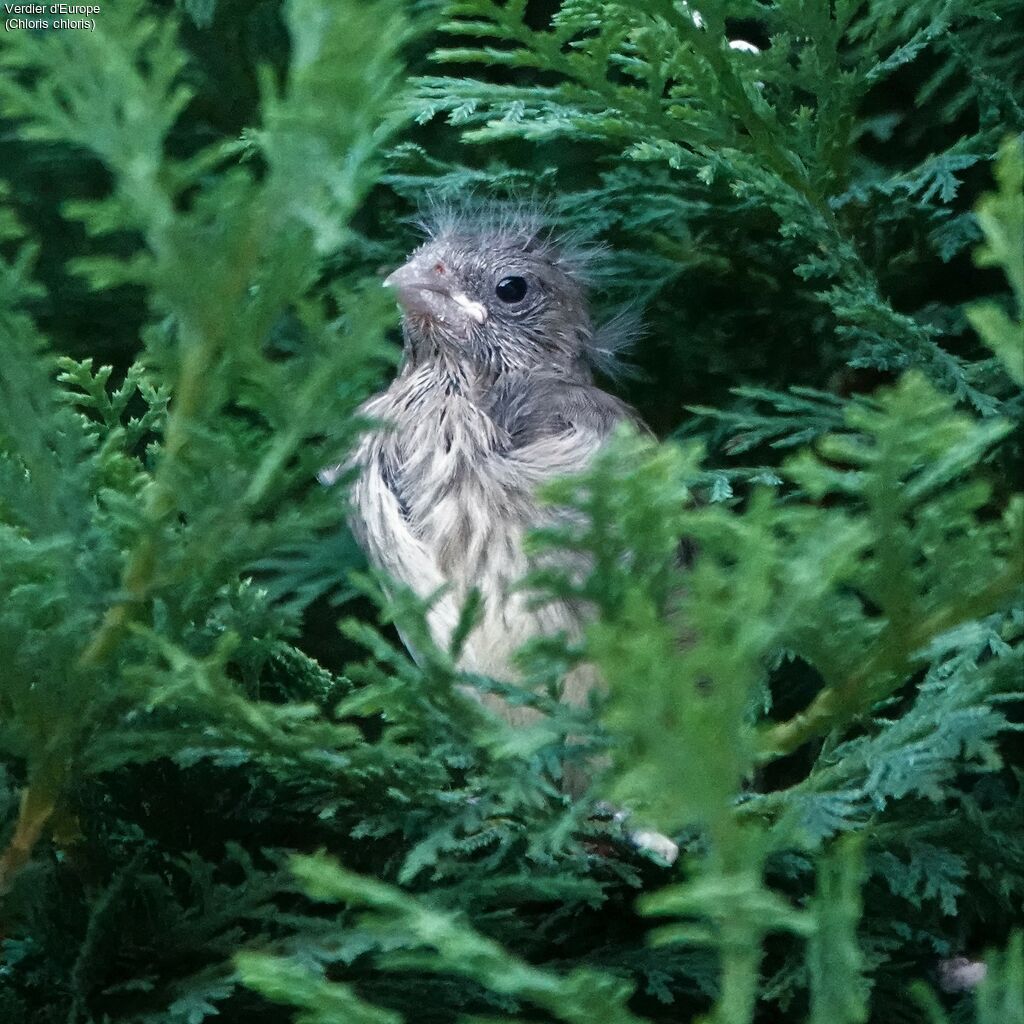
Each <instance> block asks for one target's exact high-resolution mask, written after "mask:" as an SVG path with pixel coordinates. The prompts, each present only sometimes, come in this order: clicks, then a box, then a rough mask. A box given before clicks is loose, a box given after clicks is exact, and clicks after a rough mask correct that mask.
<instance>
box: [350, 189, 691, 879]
mask: <svg viewBox="0 0 1024 1024" xmlns="http://www.w3.org/2000/svg"><path fill="white" fill-rule="evenodd" d="M586 262H587V252H586V250H584V249H580V248H578V247H574V246H572V245H567V244H559V242H558V241H557V240H556V239H555V238H554V237H553V236H552V235H551V234H550V232H549V231H548V230H547V229H546V227H545V225H544V222H543V218H542V217H540V216H539V215H537V214H534V213H531V212H529V211H524V210H522V209H514V210H513V209H508V208H504V209H503V208H498V209H491V210H490V211H489V212H483V213H482V212H480V211H474V210H470V211H467V212H464V213H461V214H459V213H450V212H449V213H444V214H441V215H440V216H438V217H437V218H436V220H435V222H434V223H432V224H430V225H427V239H426V241H425V242H424V243H423V244H422V245H421V246H420V247H419V248H418V249H416V250H415V251H414V252H413V253H412V255H411V256H410V257H409V259H408V262H406V263H405V265H404V266H402V267H400V268H399V269H398V270H396V271H395V272H394V273H393V274H391V275H390V276H389V277H388V278H387V279H386V280H385V282H384V284H385V286H386V287H389V288H393V289H394V290H395V293H396V297H397V299H398V303H399V305H400V306H401V308H402V314H403V315H402V326H403V335H404V342H405V349H404V357H403V361H402V365H401V369H400V370H399V373H398V375H397V377H396V379H395V380H394V382H393V383H392V384H391V386H390V387H389V388H388V389H387V390H386V391H384V392H383V393H381V394H379V395H376V396H375V397H373V398H371V399H370V400H369V401H368V402H366V403H365V405H364V406H363V407H362V410H361V412H362V414H363V415H364V416H366V417H368V418H371V419H373V420H376V421H379V422H381V423H382V424H383V426H382V427H381V428H380V429H377V430H373V431H371V432H369V433H367V434H366V435H365V436H364V438H363V441H362V443H361V445H360V446H359V448H358V449H357V451H356V453H355V456H354V460H353V461H354V464H355V467H356V468H357V469H358V476H357V478H356V481H355V484H354V487H353V490H352V495H351V510H352V511H351V519H352V527H353V530H354V532H355V534H356V537H357V539H358V540H359V542H360V544H361V545H362V547H363V548H364V550H365V552H366V555H367V557H368V558H369V560H370V561H371V562H372V563H373V564H374V565H376V566H377V567H378V568H380V569H382V570H384V571H385V572H386V573H387V574H388V575H389V576H391V577H393V578H394V579H396V580H398V581H400V582H402V583H404V584H406V585H407V586H409V587H410V588H411V589H412V590H413V591H414V592H415V593H417V594H418V595H420V596H422V597H427V596H429V595H431V594H434V593H436V592H437V591H438V590H439V589H440V588H442V587H445V588H447V589H446V590H445V591H444V593H443V595H442V596H441V598H440V599H439V600H438V601H437V602H436V603H435V604H434V605H433V607H432V610H431V612H430V618H429V625H430V629H431V632H432V634H433V638H434V640H435V641H436V643H437V644H438V645H439V646H442V647H444V646H446V645H447V644H448V641H449V639H450V637H451V635H452V631H453V629H454V627H455V625H456V622H457V621H458V617H459V612H460V610H461V609H462V607H463V603H464V602H465V600H466V597H467V595H468V594H469V593H470V591H471V589H473V588H476V589H477V590H478V591H479V593H480V596H481V598H482V604H483V607H482V612H481V616H480V619H479V621H478V624H477V626H476V628H475V629H474V630H473V631H472V632H471V634H470V635H469V637H468V639H467V640H466V643H465V646H464V648H463V653H462V660H461V666H462V667H463V668H465V669H468V670H471V671H474V672H479V673H483V674H487V675H490V676H493V677H496V678H503V679H513V678H514V677H515V670H514V667H513V664H512V656H513V654H514V653H515V652H516V650H517V649H518V648H519V647H520V646H521V645H522V644H523V643H524V642H525V641H526V640H528V639H530V638H531V637H533V636H536V635H541V634H553V633H556V632H558V631H565V632H566V633H567V634H568V635H569V636H570V637H578V636H579V635H580V632H581V629H582V627H583V625H584V623H585V611H584V610H583V609H582V608H581V607H579V606H578V605H576V604H574V603H572V602H568V601H555V602H549V603H546V604H544V605H542V606H537V605H536V604H534V603H532V602H531V601H530V599H529V596H528V595H527V594H525V593H524V592H523V591H522V589H520V588H517V584H519V583H520V581H521V580H522V578H523V576H524V575H525V573H526V571H527V568H528V562H527V556H526V553H525V551H524V544H523V541H524V537H525V535H526V533H527V532H528V531H529V530H530V529H531V528H534V527H536V526H539V525H541V524H542V523H544V522H545V521H547V519H546V517H548V516H550V515H552V514H553V513H552V512H551V511H550V510H548V509H545V508H543V507H542V506H541V504H540V503H539V501H538V499H537V489H538V487H539V486H540V485H541V484H543V483H544V482H545V481H547V480H550V479H552V478H554V477H556V476H562V475H565V474H571V473H575V472H579V471H581V470H583V469H584V468H585V467H586V466H587V464H588V462H589V461H590V459H591V458H592V457H593V455H594V453H595V452H596V451H597V450H598V449H599V448H600V447H601V445H602V444H603V443H604V441H605V440H606V439H607V438H608V436H609V434H610V433H611V432H612V430H613V429H614V428H615V426H616V425H617V424H618V423H620V422H623V421H629V422H632V423H634V424H638V425H639V422H640V421H639V419H638V417H637V415H636V413H635V412H634V411H633V410H632V409H631V408H630V407H629V406H627V405H626V404H625V403H623V402H622V401H620V400H619V399H618V398H615V397H614V396H613V395H610V394H608V393H607V392H605V391H603V390H602V389H601V388H600V387H598V386H597V385H596V384H595V383H594V380H593V369H594V367H595V364H598V363H600V362H601V361H602V360H603V359H605V358H607V357H608V355H609V354H610V353H611V352H612V351H613V350H614V348H615V347H616V343H615V339H614V335H615V334H616V333H622V332H621V325H619V330H618V331H617V330H616V328H615V326H614V325H613V329H612V330H611V332H608V331H607V330H606V331H605V332H601V331H598V330H596V329H595V327H594V324H593V322H592V321H591V317H590V313H589V310H588V303H587V296H586V290H585V285H584V281H583V278H582V275H583V272H584V269H585V264H586ZM413 654H414V655H415V652H413ZM594 685H596V676H595V674H594V672H593V670H592V669H590V668H589V667H587V666H583V667H582V668H580V669H577V670H576V671H574V672H573V673H570V675H569V676H568V677H567V679H566V681H565V685H564V689H563V693H562V698H563V699H564V700H567V701H570V702H574V703H580V702H582V701H584V700H585V699H586V696H587V693H588V692H589V690H590V689H591V688H592V687H593V686H594ZM484 699H485V700H486V702H487V704H488V705H489V706H490V708H491V709H492V710H493V711H495V712H496V713H497V714H499V715H501V716H502V717H504V718H505V719H506V720H508V721H510V722H512V723H513V724H517V723H518V724H521V723H524V722H526V721H529V720H530V718H531V716H532V715H533V714H535V713H533V712H531V711H530V710H529V709H524V708H511V707H510V706H508V705H507V704H505V703H504V702H503V701H501V700H500V698H498V697H496V696H493V695H489V696H487V697H485V698H484ZM657 838H659V839H663V838H664V837H657ZM665 842H666V843H668V840H665ZM670 845H671V844H670ZM673 849H674V847H673ZM659 852H660V853H662V855H663V856H666V857H668V858H669V859H671V851H668V850H667V849H662V850H659Z"/></svg>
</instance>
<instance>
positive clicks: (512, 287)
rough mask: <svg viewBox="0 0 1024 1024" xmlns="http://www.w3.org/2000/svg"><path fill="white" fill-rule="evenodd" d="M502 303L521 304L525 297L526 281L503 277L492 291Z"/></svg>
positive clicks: (520, 278)
mask: <svg viewBox="0 0 1024 1024" xmlns="http://www.w3.org/2000/svg"><path fill="white" fill-rule="evenodd" d="M494 294H495V295H497V296H498V298H499V299H501V301H502V302H521V301H522V300H523V298H524V297H525V295H526V280H525V279H524V278H522V277H503V278H502V279H501V280H500V281H499V282H498V284H497V286H496V287H495V289H494Z"/></svg>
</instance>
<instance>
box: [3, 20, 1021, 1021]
mask: <svg viewBox="0 0 1024 1024" xmlns="http://www.w3.org/2000/svg"><path fill="white" fill-rule="evenodd" d="M172 8H173V9H172ZM178 9H180V16H179V14H178V13H177V10H178ZM1015 13H1016V11H1015V8H1014V4H1013V3H1012V2H1011V0H983V2H981V3H977V2H975V3H971V4H967V3H966V2H964V0H944V2H943V3H940V4H936V3H930V2H924V0H920V2H911V3H895V2H894V0H870V2H868V3H862V4H854V3H838V4H833V5H827V4H820V3H816V2H809V0H772V2H770V3H757V4H754V3H749V2H746V0H736V2H733V0H707V2H705V3H701V4H699V5H691V6H687V5H686V4H683V3H675V2H669V0H643V2H636V3H629V4H626V3H616V2H610V0H564V2H562V3H556V2H554V0H551V2H537V3H529V4H528V3H526V2H525V0H509V2H507V3H492V2H490V0H452V2H445V3H434V2H426V3H403V2H401V0H373V2H372V3H357V2H355V0H351V2H348V0H346V2H343V3H326V2H322V0H290V2H287V3H285V4H284V5H280V4H278V3H277V2H276V0H264V2H260V3H257V4H243V3H241V2H240V0H237V2H236V0H219V2H217V0H182V2H179V3H177V4H175V5H170V4H161V5H155V4H144V3H142V0H130V2H129V0H124V2H120V3H118V4H116V5H112V6H111V5H104V6H103V10H102V13H101V14H100V15H98V16H97V19H96V20H97V30H96V31H95V32H90V33H59V32H48V33H34V32H11V33H7V35H6V36H5V42H6V43H7V45H6V46H5V48H4V50H3V51H2V53H0V61H2V63H3V66H4V71H5V73H6V74H5V75H4V77H3V78H2V79H0V118H3V121H2V123H0V131H3V133H4V134H3V137H2V138H3V143H2V144H3V146H4V150H5V151H4V157H5V159H4V161H3V162H2V167H0V177H3V178H4V179H5V181H6V184H4V185H3V187H2V189H0V365H2V367H3V372H2V374H0V598H2V600H0V659H2V664H3V673H2V675H0V1021H2V1022H3V1024H28V1022H31V1024H55V1022H57V1021H60V1022H69V1024H100V1022H102V1024H202V1022H204V1021H212V1020H213V1019H216V1018H217V1017H219V1018H220V1019H222V1020H224V1021H227V1022H231V1021H243V1020H244V1021H245V1022H246V1024H263V1022H267V1024H270V1022H274V1024H279V1022H281V1021H284V1020H288V1019H291V1020H295V1021H296V1022H302V1024H335V1022H340V1021H366V1022H373V1024H390V1022H398V1021H402V1020H417V1021H424V1022H435V1021H436V1022H439V1024H440V1022H445V1024H447V1022H452V1021H456V1020H460V1021H475V1022H477V1024H484V1022H486V1021H491V1022H493V1021H496V1020H523V1021H539V1020H551V1019H555V1020H562V1021H568V1022H580V1024H583V1022H588V1024H589V1022H591V1021H608V1022H638V1021H651V1022H654V1021H669V1020H671V1021H679V1020H705V1021H708V1022H709V1024H752V1022H758V1024H763V1022H768V1021H773V1020H780V1019H782V1020H793V1021H804V1020H806V1021H809V1022H811V1024H825V1022H829V1024H864V1022H875V1021H877V1022H885V1024H890V1022H894V1021H895V1022H906V1024H934V1022H946V1021H957V1022H964V1021H974V1022H976V1024H996V1022H997V1021H998V1022H999V1024H1004V1022H1006V1024H1010V1022H1013V1021H1017V1020H1019V1019H1020V1013H1021V1007H1022V1006H1024V994H1022V985H1024V980H1022V979H1024V962H1022V956H1021V939H1020V925H1021V920H1022V906H1024V840H1022V838H1021V833H1020V821H1021V815H1022V814H1024V774H1022V770H1024V764H1022V747H1021V743H1020V739H1019V729H1020V722H1021V707H1022V699H1024V693H1022V688H1021V679H1022V675H1024V665H1022V659H1024V604H1022V602H1024V593H1022V589H1024V588H1022V578H1024V499H1022V497H1021V496H1020V495H1019V494H1014V483H1013V481H1014V478H1015V475H1016V474H1017V473H1019V471H1020V468H1021V458H1022V452H1021V447H1020V435H1019V430H1017V429H1015V428H1019V426H1020V420H1021V417H1022V413H1024V390H1022V389H1024V363H1022V360H1024V347H1022V345H1024V342H1022V339H1024V320H1022V317H1024V265H1022V263H1021V260H1022V256H1024V205H1022V203H1024V198H1022V167H1024V148H1022V139H1021V134H1020V133H1021V131H1022V129H1024V102H1022V92H1024V89H1022V86H1024V81H1022V78H1021V75H1022V71H1021V66H1020V62H1019V54H1020V51H1021V45H1022V44H1024V38H1022V35H1021V26H1020V23H1019V18H1015V17H1014V15H1015ZM438 26H439V27H438ZM741 39H742V40H746V41H747V42H748V43H756V45H757V49H756V50H752V49H751V47H750V46H746V47H737V46H730V45H729V43H730V41H733V42H735V41H737V40H741ZM453 41H454V44H455V45H454V46H453V45H452V43H453ZM438 66H440V68H441V69H442V70H447V72H448V73H447V74H438V73H437V72H438ZM407 67H408V68H409V69H410V71H409V72H407V71H406V68H407ZM442 115H443V117H442ZM469 191H475V192H484V193H487V194H494V195H497V196H508V195H518V196H523V195H527V196H529V195H536V196H537V197H538V198H542V199H544V200H545V201H546V203H547V206H548V209H549V210H550V212H551V215H552V218H553V219H554V220H555V222H556V223H557V224H558V225H559V226H562V227H564V228H566V229H568V230H571V231H573V232H576V233H577V234H579V235H581V236H584V237H591V238H593V239H595V240H600V241H602V242H606V243H608V244H609V246H610V249H609V252H608V254H607V258H606V259H605V260H604V261H603V263H602V265H601V266H599V267H598V268H597V269H596V272H595V292H596V299H597V301H598V303H599V305H601V306H607V307H612V306H615V305H617V304H621V303H622V302H632V303H634V304H642V305H643V307H644V310H643V313H644V319H645V321H646V325H647V334H646V337H645V338H644V339H643V340H642V342H641V343H640V344H639V345H638V346H637V348H636V351H635V353H634V355H633V358H634V359H635V363H636V366H635V367H634V370H635V372H634V374H633V375H632V376H631V377H627V379H626V380H625V381H624V382H623V383H622V384H621V385H615V386H616V387H621V388H622V389H624V391H625V392H626V395H627V397H629V398H630V399H631V400H633V401H634V402H635V403H636V405H637V407H638V409H639V411H640V412H641V413H642V414H643V416H644V417H645V418H646V419H647V421H648V422H649V423H651V424H652V426H653V427H654V428H655V430H656V432H657V433H658V434H659V435H660V436H664V437H668V438H669V440H666V441H662V442H656V441H654V440H652V439H651V438H648V437H639V436H636V435H634V434H629V433H623V434H622V435H621V436H618V437H616V438H615V439H614V441H613V442H612V443H611V444H610V445H609V446H608V447H607V449H606V450H605V451H603V452H602V453H601V454H600V456H599V457H598V458H597V459H596V460H595V461H594V463H593V465H592V466H591V467H590V469H589V470H588V471H587V472H586V473H584V474H582V475H581V476H579V477H578V478H575V479H571V480H563V481H557V482H555V483H553V484H552V485H551V486H550V487H549V489H548V492H547V500H549V501H551V502H552V503H553V504H554V505H556V506H559V507H563V508H566V509H572V510H573V513H572V514H567V515H564V516H560V517H558V520H557V522H558V525H557V526H555V527H552V528H550V529H547V530H545V531H542V532H539V533H537V534H536V535H535V536H534V537H533V538H532V541H531V543H532V544H533V545H534V547H535V550H536V551H537V552H538V553H539V554H540V555H541V556H542V557H540V558H539V559H538V561H537V565H538V568H537V570H536V571H535V573H534V574H533V577H532V578H531V580H530V581H529V582H530V585H531V586H532V587H533V588H534V589H535V590H536V591H537V592H538V599H544V597H545V596H546V595H551V594H556V595H560V596H562V597H566V596H568V597H571V598H572V599H574V600H578V601H581V602H584V603H585V604H587V605H588V606H589V607H590V608H592V610H593V624H592V626H591V628H590V629H589V630H588V632H587V635H586V636H585V637H584V638H583V640H582V641H581V642H579V643H577V644H572V645H567V644H566V643H565V642H564V639H563V638H557V637H556V638H546V639H543V640H538V641H535V642H533V643H531V644H530V645H529V646H528V648H527V649H526V650H524V651H523V652H522V658H521V664H522V670H523V677H522V679H521V680H520V682H519V684H515V683H511V682H508V681H502V680H493V679H486V678H481V677H476V676H473V675H469V674H467V673H465V672H463V671H462V670H461V669H460V668H459V665H458V660H459V659H458V655H459V645H460V643H461V642H462V640H464V639H465V635H466V632H467V631H468V630H470V629H471V628H472V626H473V621H474V616H475V612H476V608H475V606H474V605H473V603H472V602H471V603H470V605H469V606H468V607H467V608H466V610H465V613H464V617H463V622H462V625H461V628H460V629H459V630H457V631H456V639H455V641H454V642H453V644H452V646H451V649H448V650H442V649H439V648H437V647H436V646H435V645H434V644H433V643H432V642H431V639H430V636H429V630H428V628H427V624H426V623H427V613H428V611H429V603H428V602H423V601H421V600H419V599H418V598H416V597H415V596H414V595H413V594H411V593H409V592H406V591H402V590H400V589H396V588H395V587H394V586H393V585H392V584H390V583H388V585H387V586H383V585H382V584H383V583H385V581H381V580H378V579H376V578H375V577H374V576H373V575H372V574H368V573H366V572H365V571H363V566H362V562H361V558H360V556H359V555H358V553H357V551H356V548H355V546H354V543H353V541H352V538H351V537H350V536H349V535H348V533H347V532H346V531H345V529H344V527H343V526H342V519H343V500H344V499H343V496H340V495H339V492H338V491H337V490H331V491H328V490H326V489H323V488H321V487H319V486H318V485H317V483H316V482H315V476H316V473H317V471H318V470H319V469H320V468H321V467H323V466H324V465H327V464H330V463H335V462H337V461H338V460H339V459H340V458H343V457H344V455H345V453H346V452H347V450H348V449H349V447H350V446H351V445H352V443H353V442H354V440H355V438H356V437H357V436H358V434H359V432H360V431H361V430H363V429H364V428H365V427H366V424H363V423H361V422H359V421H358V419H357V418H356V417H355V415H354V410H355V408H356V407H357V405H358V403H359V402H360V401H361V400H362V399H363V398H364V397H365V396H366V394H368V393H369V392H370V390H372V388H374V387H375V386H377V384H378V383H379V381H380V380H381V379H382V378H383V377H385V376H386V375H387V374H388V373H389V372H391V364H392V363H393V355H394V348H393V347H392V346H391V345H389V344H388V342H387V337H386V336H387V334H388V331H389V330H391V329H392V328H393V327H394V325H395V318H394V314H393V312H392V310H391V309H390V308H389V303H388V302H387V300H386V297H385V296H383V295H382V293H381V289H379V287H376V286H375V282H374V281H373V275H374V273H375V272H376V271H377V270H379V269H380V268H383V267H388V266H392V265H394V263H395V262H396V261H397V260H399V259H400V258H401V256H402V254H403V253H404V252H405V251H407V249H408V247H409V245H410V244H411V243H412V237H413V236H412V234H411V232H409V231H408V230H407V228H406V227H405V226H404V224H405V221H404V219H403V218H405V216H406V215H407V214H408V213H410V212H411V207H412V206H415V205H416V204H418V203H421V202H422V201H423V199H424V196H425V195H426V194H427V193H433V194H435V195H440V196H441V197H446V196H447V197H449V198H451V197H455V198H460V197H462V196H464V195H465V194H466V193H467V192H469ZM58 214H59V216H58ZM972 257H973V260H974V262H972ZM605 312H607V310H605ZM108 364H109V365H108ZM681 552H687V553H688V554H687V555H686V556H685V557H681ZM385 591H386V592H387V593H388V594H389V595H390V596H389V597H388V598H387V599H386V598H385V597H384V593H385ZM341 603H344V604H345V608H344V612H343V618H342V621H341V623H340V624H339V623H337V621H336V620H337V619H338V616H339V611H338V605H339V604H341ZM396 627H398V629H397V630H396ZM398 631H400V633H401V635H402V636H405V637H407V638H409V639H410V641H411V642H412V645H413V646H414V647H415V649H416V650H417V652H418V659H419V660H418V661H413V660H412V659H411V658H410V657H409V655H408V654H407V653H406V651H405V649H404V647H403V646H402V644H401V643H400V642H399V641H398ZM584 659H589V660H591V661H593V662H594V663H596V664H597V666H598V667H599V668H600V670H601V673H602V675H603V677H604V679H605V680H606V682H607V693H606V694H604V695H602V696H601V697H600V698H595V700H594V702H593V705H592V706H590V707H586V708H572V707H566V706H563V705H561V704H560V703H559V702H558V700H557V694H558V691H559V686H560V683H561V680H562V679H563V677H564V675H565V673H566V671H567V670H568V669H569V668H571V667H572V666H573V665H575V664H578V663H579V662H580V661H581V660H584ZM467 687H469V688H477V689H479V690H483V691H490V692H496V693H500V694H502V695H503V696H504V697H505V698H506V699H507V700H509V701H511V702H514V703H520V704H527V705H530V706H532V707H535V708H536V709H538V710H539V711H540V712H542V714H541V715H540V716H538V718H537V721H536V722H535V724H533V725H531V726H529V727H526V728H521V729H511V728H510V727H508V726H507V725H505V724H504V723H502V722H499V721H496V720H494V719H492V718H491V717H490V716H489V715H487V714H486V713H485V711H484V710H483V708H482V706H480V705H478V704H477V703H475V702H472V701H468V700H466V698H465V696H464V691H465V688H467ZM566 772H572V773H574V774H575V775H583V774H587V775H589V776H590V777H591V778H592V782H591V786H590V791H589V792H588V793H587V794H585V795H583V796H582V797H581V798H580V799H578V800H575V801H574V800H571V799H570V798H569V797H568V796H566V795H565V792H564V790H563V786H562V779H563V777H564V775H565V773H566ZM618 808H628V809H629V811H630V812H631V817H630V818H628V819H626V818H624V816H623V814H621V813H618V811H617V809H618ZM649 828H658V829H660V830H661V831H662V832H665V833H668V834H670V835H671V836H672V837H673V838H675V839H676V840H677V841H678V842H679V844H680V846H681V848H682V853H681V857H680V862H679V867H678V868H676V869H675V870H673V871H671V872H670V871H668V870H666V869H665V867H664V866H663V865H661V864H660V863H659V862H658V861H657V859H656V858H654V857H652V856H650V855H647V854H645V853H644V852H642V851H641V850H638V849H636V847H635V845H634V844H633V842H632V841H631V839H630V835H631V833H632V832H633V831H634V830H635V829H649ZM318 851H319V852H318ZM993 947H994V948H996V949H999V950H1003V952H989V953H986V952H985V951H986V950H989V949H991V948H993ZM958 956H965V957H968V958H969V959H975V960H979V959H981V958H982V957H983V956H984V957H985V959H986V960H987V964H988V970H987V975H986V977H985V980H984V982H983V983H982V984H981V985H980V986H979V987H978V988H977V989H976V991H973V992H972V991H965V992H960V993H944V994H941V995H940V994H939V993H938V991H937V988H936V984H935V983H936V982H938V981H939V980H940V979H941V971H940V969H939V967H940V964H941V962H942V961H944V960H947V959H950V958H954V957H958ZM911 991H912V992H913V995H914V999H913V1000H910V999H909V998H908V993H909V992H911Z"/></svg>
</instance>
